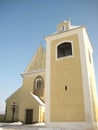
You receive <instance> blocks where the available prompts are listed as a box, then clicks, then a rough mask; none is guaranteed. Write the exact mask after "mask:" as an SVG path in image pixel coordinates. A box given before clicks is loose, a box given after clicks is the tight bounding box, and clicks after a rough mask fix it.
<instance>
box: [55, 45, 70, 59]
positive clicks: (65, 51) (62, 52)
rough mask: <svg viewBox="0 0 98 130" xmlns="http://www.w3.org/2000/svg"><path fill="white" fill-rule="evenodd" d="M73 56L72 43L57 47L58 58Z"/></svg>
mask: <svg viewBox="0 0 98 130" xmlns="http://www.w3.org/2000/svg"><path fill="white" fill-rule="evenodd" d="M69 55H72V46H71V43H70V42H64V43H62V44H60V45H59V46H58V47H57V58H60V57H65V56H69Z"/></svg>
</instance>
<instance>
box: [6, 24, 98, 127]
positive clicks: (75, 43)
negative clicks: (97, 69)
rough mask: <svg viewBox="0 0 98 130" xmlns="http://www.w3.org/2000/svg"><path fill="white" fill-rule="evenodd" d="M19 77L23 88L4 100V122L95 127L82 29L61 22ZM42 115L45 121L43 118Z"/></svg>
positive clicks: (97, 110)
mask: <svg viewBox="0 0 98 130" xmlns="http://www.w3.org/2000/svg"><path fill="white" fill-rule="evenodd" d="M45 40H46V51H45V50H44V48H43V47H42V46H40V47H39V49H38V50H37V52H36V54H35V55H34V57H33V59H32V60H31V62H30V64H29V65H28V66H27V69H26V70H25V72H24V73H23V74H22V77H23V86H22V87H21V88H20V89H19V90H17V91H16V92H15V93H14V94H12V95H11V96H10V97H9V98H8V99H7V100H6V120H9V119H10V120H12V117H13V116H12V115H13V111H12V108H11V107H13V106H12V103H13V102H15V103H16V106H17V107H16V110H15V113H14V120H15V119H16V120H19V121H22V122H24V123H34V122H43V121H44V119H45V123H46V125H47V126H48V125H49V126H62V127H66V128H80V127H81V128H88V129H92V128H93V127H97V122H98V102H97V92H96V83H95V74H94V66H93V56H92V53H93V48H92V45H91V43H90V40H89V37H88V34H87V31H86V28H85V26H72V25H71V24H70V21H63V22H61V23H60V24H59V25H58V26H57V32H56V33H54V34H52V35H50V36H47V37H45ZM44 115H45V118H44Z"/></svg>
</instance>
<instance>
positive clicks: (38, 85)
mask: <svg viewBox="0 0 98 130" xmlns="http://www.w3.org/2000/svg"><path fill="white" fill-rule="evenodd" d="M36 88H37V89H40V88H41V80H38V81H37V83H36Z"/></svg>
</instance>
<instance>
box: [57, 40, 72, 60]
mask: <svg viewBox="0 0 98 130" xmlns="http://www.w3.org/2000/svg"><path fill="white" fill-rule="evenodd" d="M68 42H69V43H71V50H72V55H67V56H63V57H58V46H59V45H60V44H63V43H65V44H66V43H68ZM72 57H74V51H73V42H72V41H68V40H66V41H62V42H59V43H58V44H57V45H56V60H62V59H66V58H72Z"/></svg>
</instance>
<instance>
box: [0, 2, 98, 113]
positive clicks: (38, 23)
mask: <svg viewBox="0 0 98 130" xmlns="http://www.w3.org/2000/svg"><path fill="white" fill-rule="evenodd" d="M68 18H70V20H71V24H72V25H76V26H78V25H85V26H86V28H87V32H88V35H89V38H90V41H91V43H92V46H93V48H94V54H93V56H94V66H95V74H96V75H95V76H96V84H97V90H98V67H97V66H98V55H97V54H98V51H97V50H98V0H0V112H2V111H4V109H5V100H6V99H7V97H9V96H10V95H11V94H12V93H13V92H15V91H16V90H17V89H18V88H19V87H20V86H22V77H21V76H20V74H21V73H23V72H24V70H25V68H26V66H27V65H28V63H29V62H30V60H31V58H32V56H33V55H34V53H35V52H36V50H37V48H38V46H39V45H40V43H42V44H43V46H44V47H45V41H44V36H47V35H49V34H51V33H53V32H55V31H56V28H57V25H58V24H59V23H60V22H61V21H63V20H66V19H68Z"/></svg>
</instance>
